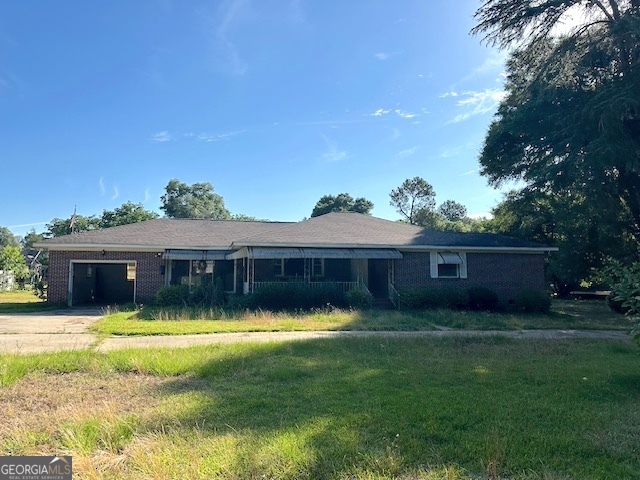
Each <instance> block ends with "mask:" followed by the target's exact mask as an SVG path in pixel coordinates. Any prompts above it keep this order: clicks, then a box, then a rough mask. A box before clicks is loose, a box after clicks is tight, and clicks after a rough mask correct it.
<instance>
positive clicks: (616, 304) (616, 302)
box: [606, 292, 629, 315]
mask: <svg viewBox="0 0 640 480" xmlns="http://www.w3.org/2000/svg"><path fill="white" fill-rule="evenodd" d="M606 301H607V306H608V307H609V308H610V309H611V310H612V311H614V312H616V313H621V314H623V315H626V314H627V313H628V312H629V307H625V306H624V305H623V301H622V300H621V299H620V298H619V297H618V295H617V294H615V293H613V292H611V293H610V294H609V295H607V300H606Z"/></svg>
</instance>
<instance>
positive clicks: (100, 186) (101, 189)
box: [98, 177, 105, 195]
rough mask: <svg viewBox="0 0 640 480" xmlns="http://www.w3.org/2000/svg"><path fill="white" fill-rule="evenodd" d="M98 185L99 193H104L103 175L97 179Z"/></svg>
mask: <svg viewBox="0 0 640 480" xmlns="http://www.w3.org/2000/svg"><path fill="white" fill-rule="evenodd" d="M98 187H99V188H100V195H104V192H105V188H104V177H100V180H98Z"/></svg>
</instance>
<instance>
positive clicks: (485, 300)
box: [467, 287, 498, 311]
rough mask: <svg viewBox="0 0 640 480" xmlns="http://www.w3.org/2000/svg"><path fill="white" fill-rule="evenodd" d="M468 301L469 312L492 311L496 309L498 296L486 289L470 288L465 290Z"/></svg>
mask: <svg viewBox="0 0 640 480" xmlns="http://www.w3.org/2000/svg"><path fill="white" fill-rule="evenodd" d="M467 294H468V295H469V301H468V303H467V306H468V307H469V308H470V309H471V310H482V311H494V310H497V309H498V295H497V294H496V292H494V291H493V290H491V289H490V288H486V287H471V288H469V289H467Z"/></svg>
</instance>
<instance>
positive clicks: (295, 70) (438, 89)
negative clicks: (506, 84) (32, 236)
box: [0, 0, 505, 234]
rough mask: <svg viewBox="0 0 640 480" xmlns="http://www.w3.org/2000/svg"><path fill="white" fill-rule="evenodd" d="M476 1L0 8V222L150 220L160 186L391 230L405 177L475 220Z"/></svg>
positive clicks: (263, 212)
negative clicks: (136, 214)
mask: <svg viewBox="0 0 640 480" xmlns="http://www.w3.org/2000/svg"><path fill="white" fill-rule="evenodd" d="M478 5H479V0H458V1H455V2H451V1H450V0H428V1H425V0H398V1H389V0H349V1H346V2H340V1H315V0H314V1H312V0H223V1H198V0H193V1H189V2H178V1H172V0H146V1H139V2H131V1H124V0H112V1H109V2H100V3H95V2H86V1H79V0H66V1H64V2H50V1H42V2H37V3H33V2H23V1H19V0H7V1H4V2H2V3H1V4H0V162H1V163H0V165H1V167H2V169H1V172H2V177H3V178H2V182H1V183H2V191H3V195H2V197H3V200H2V203H1V204H0V225H1V226H8V227H10V228H11V230H12V231H13V232H14V233H16V234H24V233H25V232H26V231H27V230H29V229H30V228H32V227H34V228H35V229H36V230H37V231H42V230H44V229H45V227H44V223H46V222H48V221H50V220H51V219H52V218H54V217H60V218H66V217H69V216H70V215H71V214H72V213H73V210H74V206H75V205H77V210H78V213H79V214H83V215H92V214H100V213H101V212H102V210H104V209H113V208H115V207H117V206H119V205H121V204H122V203H124V202H126V201H129V200H130V201H132V202H134V203H138V202H142V203H143V204H144V206H145V207H146V208H148V209H151V210H156V211H159V212H160V210H159V206H160V196H161V195H162V194H163V192H164V187H165V186H166V184H167V182H168V181H169V180H170V179H171V178H178V179H179V180H181V181H183V182H186V183H189V184H191V183H195V182H204V181H207V182H211V183H212V184H213V185H214V187H215V191H216V192H217V193H219V194H220V195H222V196H223V197H224V199H225V203H226V206H227V208H229V209H230V210H231V212H232V213H243V214H247V215H252V216H255V217H258V218H268V219H271V220H301V219H302V218H303V217H305V216H309V214H310V213H311V210H312V208H313V206H314V205H315V203H316V202H317V200H318V199H319V198H320V197H321V196H322V195H325V194H338V193H341V192H348V193H350V194H351V195H352V196H354V197H361V196H363V197H366V198H368V199H370V200H372V201H373V202H374V204H375V207H374V209H373V214H374V215H376V216H379V217H382V218H388V219H397V218H399V216H398V214H397V213H396V212H395V211H394V210H393V208H392V207H391V206H390V205H389V192H390V191H391V190H392V189H393V188H396V187H397V186H399V185H400V184H401V183H402V181H403V180H404V179H406V178H411V177H414V176H421V177H423V178H425V179H426V180H427V181H428V182H430V183H431V184H432V185H433V186H434V188H435V191H436V193H437V202H438V203H440V202H443V201H444V200H446V199H453V200H456V201H458V202H461V203H463V204H465V205H466V206H467V208H468V210H469V213H470V214H472V215H473V214H476V215H477V214H483V213H486V212H489V211H490V209H491V208H492V207H493V206H495V204H496V203H497V202H498V201H499V200H500V199H501V197H502V194H501V193H500V192H499V191H496V190H494V189H493V188H491V187H489V186H488V185H487V182H486V179H485V178H483V177H480V176H479V175H478V173H477V171H478V162H477V157H478V152H479V150H480V148H481V146H482V141H483V138H484V134H485V132H486V129H487V127H488V125H489V123H490V121H491V118H492V115H493V113H494V112H495V109H496V107H497V103H498V102H499V100H500V98H501V97H502V95H503V90H502V89H503V84H502V76H501V74H502V72H503V68H504V58H505V57H504V54H503V53H501V52H498V51H496V50H494V49H491V48H488V47H486V46H483V45H482V44H481V42H480V38H478V37H471V36H469V34H468V32H469V30H470V29H471V28H472V26H473V13H474V11H475V10H476V8H477V7H478Z"/></svg>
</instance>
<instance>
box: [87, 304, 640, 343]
mask: <svg viewBox="0 0 640 480" xmlns="http://www.w3.org/2000/svg"><path fill="white" fill-rule="evenodd" d="M636 321H637V320H636ZM633 324H634V323H633V319H631V318H629V317H625V316H624V315H620V314H616V313H613V312H611V311H610V310H609V308H608V307H607V306H606V305H605V304H604V302H598V301H584V300H583V301H574V300H554V303H553V308H552V312H551V313H550V314H548V315H545V314H522V313H488V312H464V311H450V310H426V311H419V312H401V311H397V310H369V311H352V310H336V309H325V310H318V311H314V312H295V313H286V312H269V311H262V310H258V311H246V312H242V311H241V312H226V311H224V310H221V309H218V308H213V309H188V308H184V309H180V308H178V309H167V308H165V309H161V308H158V307H148V306H145V307H144V308H143V309H142V310H133V311H123V312H116V313H113V314H110V315H107V316H106V317H105V318H104V319H103V320H101V321H100V322H98V323H97V324H95V325H94V326H93V327H92V328H93V331H94V332H95V333H98V334H101V335H184V334H201V333H229V332H265V331H268V332H277V331H303V330H307V331H310V330H393V331H417V330H437V329H442V328H454V329H465V330H519V329H550V328H559V329H593V330H603V329H606V330H629V329H630V328H631V327H632V326H633Z"/></svg>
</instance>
